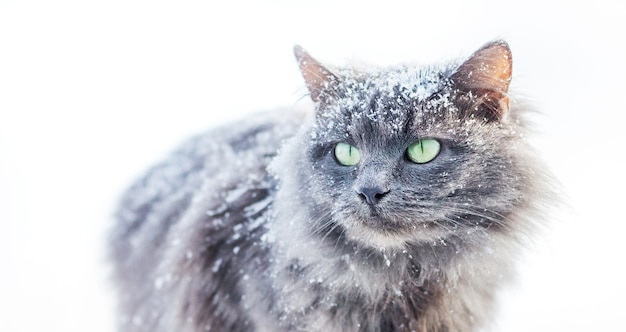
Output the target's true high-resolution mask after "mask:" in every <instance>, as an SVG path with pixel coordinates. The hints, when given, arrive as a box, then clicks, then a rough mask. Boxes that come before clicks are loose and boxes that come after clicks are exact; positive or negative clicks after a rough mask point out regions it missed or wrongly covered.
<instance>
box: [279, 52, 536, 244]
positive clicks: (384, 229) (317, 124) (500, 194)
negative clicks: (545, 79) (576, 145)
mask: <svg viewBox="0 0 626 332" xmlns="http://www.w3.org/2000/svg"><path fill="white" fill-rule="evenodd" d="M295 53H296V58H297V60H298V63H299V66H300V70H301V72H302V75H303V77H304V80H305V82H306V85H307V88H308V90H309V92H310V96H311V98H312V99H313V101H314V102H315V104H316V109H315V116H314V117H312V121H313V123H312V124H311V126H310V127H309V128H308V130H307V131H306V132H305V133H304V134H303V137H301V139H300V142H299V143H298V144H299V148H298V149H296V151H297V152H295V153H296V154H299V155H297V156H294V155H292V156H290V158H296V165H297V169H296V172H295V174H294V175H293V176H294V177H295V178H296V181H297V182H298V185H299V189H298V192H297V194H296V195H295V197H294V198H295V199H297V200H299V201H300V205H301V206H304V207H305V208H306V210H307V213H308V216H309V218H310V220H311V230H312V231H313V233H315V234H319V235H320V236H323V237H326V238H329V239H331V240H334V241H337V240H342V239H344V240H348V241H356V242H358V243H361V244H365V245H367V246H371V247H382V248H401V247H403V246H404V245H405V244H408V243H424V242H431V243H432V242H435V241H441V240H445V239H447V238H450V237H457V238H462V237H464V236H469V235H468V234H471V233H473V232H492V231H493V232H498V231H506V230H507V229H508V228H510V227H512V226H513V225H511V223H513V222H515V221H514V219H515V217H514V215H516V213H517V212H518V210H520V209H523V208H524V207H525V206H526V205H527V204H528V202H527V197H528V196H529V190H530V189H529V186H530V185H529V183H530V181H531V180H530V179H529V177H530V176H531V168H529V167H528V166H526V165H527V162H526V161H525V160H524V159H525V158H526V157H527V156H526V154H525V151H524V149H525V143H524V142H523V137H522V132H523V128H522V125H521V124H520V121H519V118H518V117H517V115H516V114H515V112H519V110H517V109H516V108H515V107H510V102H509V97H508V88H509V83H510V80H511V68H512V62H511V52H510V49H509V47H508V45H507V44H506V43H504V42H501V41H498V42H493V43H489V44H487V45H485V46H483V47H482V48H481V49H479V50H478V51H476V52H475V53H474V54H473V55H471V56H470V57H469V58H468V59H466V60H465V61H464V62H461V63H460V64H459V63H452V64H446V65H440V66H426V67H417V66H398V67H391V68H381V69H374V70H358V69H355V68H338V69H332V68H329V67H326V66H324V65H322V64H321V63H319V62H318V61H316V60H315V59H313V58H312V57H311V56H310V55H309V54H307V53H306V52H305V51H304V50H303V49H301V48H300V47H296V48H295ZM513 106H514V105H513Z"/></svg>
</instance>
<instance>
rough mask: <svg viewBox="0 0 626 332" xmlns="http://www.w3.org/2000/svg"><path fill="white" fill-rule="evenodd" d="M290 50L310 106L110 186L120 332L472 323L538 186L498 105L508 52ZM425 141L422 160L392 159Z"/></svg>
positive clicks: (484, 317)
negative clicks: (437, 63) (426, 59)
mask: <svg viewBox="0 0 626 332" xmlns="http://www.w3.org/2000/svg"><path fill="white" fill-rule="evenodd" d="M296 54H297V56H298V59H299V63H300V67H301V70H302V71H303V75H304V78H305V81H306V82H307V86H308V88H309V90H310V92H311V96H312V98H313V99H314V101H315V102H316V105H317V106H316V111H315V112H305V113H301V112H296V111H282V112H274V113H268V114H263V115H259V116H257V117H252V118H250V119H247V120H245V121H242V122H239V123H236V124H233V125H232V126H230V127H227V128H222V129H216V130H213V131H211V132H209V133H207V134H206V135H203V136H200V137H197V138H195V139H193V140H192V141H190V142H189V143H187V144H186V145H185V146H184V147H183V148H181V149H180V150H179V151H178V152H177V153H175V154H174V155H173V156H172V157H171V158H170V159H169V160H167V161H166V162H164V163H162V164H161V165H159V166H157V167H155V168H154V169H152V171H151V172H150V173H149V174H148V175H147V176H146V177H145V178H144V179H142V180H141V181H139V182H138V183H137V184H135V185H134V186H133V187H132V188H131V189H130V190H129V191H128V192H127V193H126V195H125V197H124V200H123V204H122V207H121V208H120V210H119V212H118V219H120V220H119V223H118V225H117V227H116V229H115V231H114V234H113V248H114V250H113V252H114V259H115V262H116V277H117V279H118V280H119V282H120V284H121V292H120V294H121V307H120V309H121V312H122V318H121V320H120V321H121V327H120V330H121V331H473V330H476V329H478V328H480V327H483V326H485V324H487V323H488V322H489V321H491V320H492V319H491V318H490V316H491V315H492V314H493V307H494V303H493V300H494V297H495V295H496V291H497V289H498V288H499V285H500V284H501V283H503V282H505V281H506V280H508V279H509V277H510V273H511V271H510V270H511V268H512V266H513V261H514V258H515V253H516V252H517V247H518V246H519V243H518V240H519V238H520V236H522V235H523V234H524V232H525V231H526V230H527V229H531V228H532V222H531V221H530V219H529V218H530V217H531V216H532V215H533V211H534V210H535V206H536V200H537V199H538V197H539V196H540V193H541V191H542V189H541V188H540V184H541V182H542V181H543V179H542V178H541V176H540V175H539V174H540V173H541V172H539V171H538V170H537V169H536V167H535V165H534V164H533V159H532V158H531V153H532V152H531V151H530V150H528V148H527V147H526V146H525V143H524V141H523V136H522V135H523V133H524V130H525V128H524V125H523V121H522V120H521V117H522V113H523V111H524V109H516V107H515V106H513V107H511V110H509V101H508V95H507V90H508V84H509V79H510V53H509V51H508V47H507V46H506V45H505V44H503V43H492V44H489V45H487V46H485V47H484V48H482V49H481V50H479V51H478V52H477V53H475V54H474V55H473V56H472V57H471V58H470V59H469V60H467V61H466V62H465V63H463V64H461V65H458V64H457V65H454V64H451V65H447V66H443V67H438V68H437V67H433V68H422V69H416V68H410V67H397V68H392V69H384V70H377V71H370V72H360V71H356V70H353V69H347V70H337V71H330V70H328V69H327V68H325V67H323V66H321V65H320V64H319V63H317V62H316V61H315V60H314V59H312V58H310V56H308V54H306V53H304V52H303V51H302V50H300V49H297V50H296ZM506 59H508V62H507V61H506ZM477 82H478V83H480V84H475V83H477ZM427 138H433V139H436V140H437V142H438V144H440V145H441V148H440V151H439V150H438V153H437V154H436V155H435V156H434V157H433V159H432V160H428V161H426V162H419V163H418V162H415V161H414V160H413V159H414V158H413V156H412V155H410V156H409V157H410V158H408V157H407V153H408V152H407V151H409V150H407V147H409V149H410V147H411V146H414V143H415V142H426V140H427ZM343 142H345V143H346V144H347V145H346V146H349V147H350V149H352V148H354V149H355V150H357V148H358V152H359V154H358V157H359V158H358V159H354V160H356V163H354V164H352V162H350V163H349V164H348V163H346V162H344V161H343V160H342V156H341V155H340V152H337V151H338V148H339V147H338V144H340V143H343ZM350 151H352V150H350ZM420 151H422V152H423V151H424V149H423V148H422V149H421V150H420ZM333 153H334V155H333ZM351 153H352V152H351ZM355 153H356V152H355ZM412 160H413V161H412Z"/></svg>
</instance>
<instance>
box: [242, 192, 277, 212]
mask: <svg viewBox="0 0 626 332" xmlns="http://www.w3.org/2000/svg"><path fill="white" fill-rule="evenodd" d="M272 200H273V197H271V196H268V197H266V198H265V199H263V200H261V201H258V202H256V203H254V204H252V205H249V206H247V207H246V208H245V209H244V212H245V213H246V217H251V216H254V215H255V214H257V213H259V212H261V211H263V209H265V208H266V207H267V206H268V205H270V203H271V202H272Z"/></svg>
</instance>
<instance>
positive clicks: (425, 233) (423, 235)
mask: <svg viewBox="0 0 626 332" xmlns="http://www.w3.org/2000/svg"><path fill="white" fill-rule="evenodd" d="M344 228H345V235H346V237H347V238H348V239H349V240H351V241H355V242H359V243H361V244H363V245H365V246H368V247H373V248H379V249H400V250H401V249H405V248H406V247H407V246H408V245H410V244H426V243H433V242H436V241H439V240H441V239H443V238H446V237H447V236H448V235H450V232H449V231H446V230H445V229H443V228H440V227H436V226H432V225H428V224H423V225H422V226H413V227H410V228H397V227H396V229H394V230H392V229H390V228H391V227H386V226H384V224H383V221H381V220H368V221H367V222H363V221H357V220H352V221H350V222H345V223H344Z"/></svg>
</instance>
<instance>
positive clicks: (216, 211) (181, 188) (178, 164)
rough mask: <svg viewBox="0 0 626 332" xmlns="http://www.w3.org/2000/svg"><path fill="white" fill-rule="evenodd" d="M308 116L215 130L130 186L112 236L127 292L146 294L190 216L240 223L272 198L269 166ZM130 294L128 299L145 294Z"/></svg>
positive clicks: (253, 120) (280, 114)
mask: <svg viewBox="0 0 626 332" xmlns="http://www.w3.org/2000/svg"><path fill="white" fill-rule="evenodd" d="M304 116H305V115H304V114H303V112H300V111H296V110H282V111H275V112H268V113H260V114H257V115H253V116H251V117H249V118H247V119H245V120H243V121H239V122H235V123H232V124H229V125H225V126H222V127H219V128H215V129H213V130H210V131H208V132H206V133H205V134H202V135H200V136H197V137H194V138H192V139H191V140H189V141H187V142H186V143H184V144H183V145H182V146H181V147H180V148H179V149H178V150H176V151H175V152H174V153H172V154H171V155H170V156H169V157H168V158H167V159H166V160H165V161H163V162H161V163H160V164H158V165H157V166H155V167H153V168H152V169H150V170H149V171H148V172H147V174H146V175H145V176H143V177H142V178H141V179H139V181H137V182H136V183H135V184H133V185H132V186H131V187H130V188H129V189H128V190H127V191H126V193H125V194H124V195H123V197H122V201H121V204H120V207H119V209H118V211H117V215H116V217H117V222H116V224H115V226H114V228H113V231H112V234H111V247H112V254H113V255H112V256H113V260H114V264H115V277H116V279H118V281H119V282H121V284H122V285H126V289H127V290H131V289H132V292H135V293H136V292H141V291H140V288H142V287H143V285H145V284H146V281H147V280H150V279H149V278H150V276H155V274H156V272H155V269H157V266H158V265H159V264H160V263H161V262H162V261H163V258H164V256H166V255H167V254H168V253H167V251H168V250H171V249H168V246H170V247H171V245H172V242H173V241H176V240H177V239H176V238H174V237H172V235H171V233H172V231H171V229H172V228H174V227H178V226H177V225H178V224H180V223H181V222H183V220H185V218H187V219H189V218H190V216H192V218H197V215H203V216H204V217H206V220H202V221H197V222H195V221H193V220H192V221H191V223H194V222H195V223H199V222H206V221H207V220H208V221H211V219H213V220H212V222H213V223H214V224H216V225H215V226H216V228H220V229H227V228H232V227H233V226H235V225H234V224H236V223H241V222H242V221H241V220H242V216H239V217H238V216H237V214H241V215H243V214H246V213H248V214H249V213H250V209H251V208H252V209H253V208H254V204H255V203H256V202H261V201H264V202H267V201H268V199H271V197H270V196H271V195H273V191H274V188H275V185H276V184H275V180H274V179H273V178H272V177H271V176H269V175H268V172H267V167H268V164H269V163H270V162H271V160H272V159H273V158H274V156H275V155H276V153H277V151H278V150H279V148H280V146H281V144H282V142H283V141H284V140H285V139H287V138H289V137H291V136H292V135H293V134H294V133H295V132H296V131H297V130H298V128H299V126H300V124H301V122H302V120H303V117H304ZM198 210H199V211H200V212H198ZM194 213H195V214H196V217H193V215H194ZM198 213H199V214H198ZM220 215H222V217H223V215H226V216H228V218H218V216H220ZM218 223H219V225H217V224H218ZM215 236H218V237H219V236H220V234H219V232H215ZM216 241H219V239H218V240H216ZM148 283H149V282H148ZM151 286H152V285H151ZM144 291H145V292H146V293H145V294H148V293H149V291H150V290H148V289H145V290H144ZM127 296H128V297H129V299H128V300H129V301H132V299H131V298H135V299H136V298H139V297H141V296H137V295H136V294H128V295H127Z"/></svg>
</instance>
